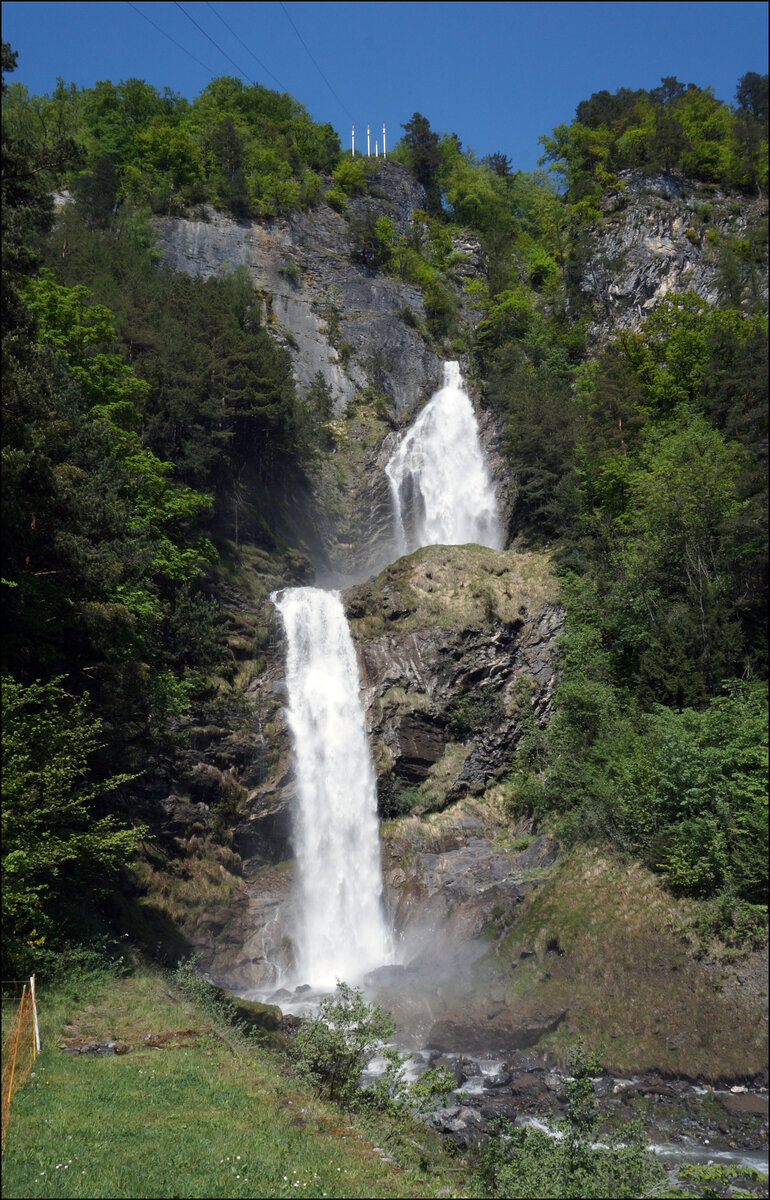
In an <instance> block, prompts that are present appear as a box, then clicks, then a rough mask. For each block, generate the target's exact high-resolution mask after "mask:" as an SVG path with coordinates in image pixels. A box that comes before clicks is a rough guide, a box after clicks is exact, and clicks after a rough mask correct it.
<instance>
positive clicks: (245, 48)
mask: <svg viewBox="0 0 770 1200" xmlns="http://www.w3.org/2000/svg"><path fill="white" fill-rule="evenodd" d="M206 7H207V8H210V9H211V11H212V12H213V14H214V16H215V17H219V20H220V21H221V22H222V24H223V25H224V27H225V29H226V30H227V31H228V32H229V33H231V34H232V35H233V37H234V38H235V40H236V42H240V44H241V45H242V46H243V48H244V50H245V51H246V53H247V54H251V57H252V58H253V59H254V62H255V63H256V64H257V66H258V67H261V68H262V70H263V71H264V72H265V74H266V75H269V76H270V78H271V79H272V80H273V81H274V82H275V83H277V84H278V86H279V88H280V89H281V91H282V92H285V91H286V88H285V87H284V86H283V84H282V83H281V81H280V79H276V78H275V75H274V74H273V72H272V71H271V70H270V69H269V68H268V67H266V66H265V64H264V63H263V62H260V60H259V59H258V58H257V56H256V54H254V53H253V52H252V51H251V50H250V49H249V47H248V46H247V45H246V43H245V42H244V41H242V40H241V38H239V37H238V34H237V33H236V32H235V30H234V29H231V28H230V26H229V25H228V24H227V21H226V20H225V19H224V17H223V16H221V15H220V14H219V13H218V12H217V10H216V9H215V8H214V5H213V4H209V0H206Z"/></svg>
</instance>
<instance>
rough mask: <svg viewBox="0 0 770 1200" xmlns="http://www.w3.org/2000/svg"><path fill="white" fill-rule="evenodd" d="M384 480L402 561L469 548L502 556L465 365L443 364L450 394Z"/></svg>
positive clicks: (420, 423) (413, 431)
mask: <svg viewBox="0 0 770 1200" xmlns="http://www.w3.org/2000/svg"><path fill="white" fill-rule="evenodd" d="M385 473H386V474H387V476H388V479H389V480H390V487H391V493H392V496H393V509H394V513H395V520H396V537H397V542H398V551H399V554H410V553H411V552H412V551H413V550H417V549H418V548H419V547H420V546H433V545H446V546H461V545H465V543H467V542H476V543H478V544H479V545H481V546H489V547H491V549H493V550H501V549H502V546H503V534H502V528H501V524H500V517H499V513H498V508H497V500H496V498H495V491H494V488H493V486H492V481H491V479H490V477H489V472H488V470H487V465H486V462H485V461H484V454H483V452H482V449H481V443H480V441H479V430H478V425H477V423H476V414H475V413H474V411H473V405H472V404H471V401H470V398H469V396H468V394H467V392H466V391H465V389H464V387H463V380H462V375H461V374H460V366H459V363H456V362H447V363H445V364H444V384H443V387H442V388H440V390H439V391H438V392H436V393H435V395H434V396H433V397H432V398H431V400H430V401H429V402H428V404H427V405H426V407H425V408H424V409H423V411H422V412H421V413H420V415H419V417H418V418H417V420H416V421H415V423H414V424H413V425H412V427H411V428H410V429H409V430H408V432H407V433H406V435H405V436H404V437H403V439H402V440H401V442H400V443H399V445H398V446H397V447H396V449H395V451H394V452H393V454H392V455H391V457H390V459H389V461H388V464H387V466H386V467H385Z"/></svg>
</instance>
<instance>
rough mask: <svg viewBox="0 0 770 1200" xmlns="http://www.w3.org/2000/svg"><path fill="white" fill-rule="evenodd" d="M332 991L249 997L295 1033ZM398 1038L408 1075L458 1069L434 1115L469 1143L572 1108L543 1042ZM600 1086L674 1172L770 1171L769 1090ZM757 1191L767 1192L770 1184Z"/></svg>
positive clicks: (605, 1111)
mask: <svg viewBox="0 0 770 1200" xmlns="http://www.w3.org/2000/svg"><path fill="white" fill-rule="evenodd" d="M363 991H364V996H365V998H366V999H367V1001H369V1002H370V1003H377V1002H378V995H377V992H376V991H374V990H371V989H369V988H367V987H366V986H364V989H363ZM327 995H329V992H328V991H327V992H324V991H321V990H314V989H312V988H310V987H308V986H307V985H300V986H299V987H297V988H296V989H294V990H293V991H289V990H288V989H286V988H283V989H278V990H277V991H272V992H259V993H258V994H257V993H250V994H249V997H248V998H250V999H255V1000H256V999H258V1000H260V1001H262V1002H263V1003H272V1004H277V1005H278V1006H279V1007H280V1009H281V1011H282V1012H283V1013H284V1015H285V1017H288V1018H289V1020H288V1022H287V1026H288V1029H287V1032H289V1033H291V1029H292V1027H296V1021H297V1019H298V1018H312V1017H313V1016H315V1015H316V1013H317V1012H318V1007H319V1005H320V1002H321V1000H322V999H324V998H325V996H327ZM396 1046H397V1048H398V1050H399V1051H400V1052H401V1053H402V1054H404V1055H407V1054H408V1055H411V1058H410V1060H409V1062H408V1063H407V1065H406V1068H405V1074H406V1078H407V1079H409V1080H413V1079H416V1078H418V1077H419V1075H421V1074H422V1072H423V1071H425V1070H427V1069H428V1067H432V1066H433V1067H436V1066H438V1067H441V1066H443V1067H445V1068H446V1069H447V1070H449V1071H450V1072H451V1073H452V1074H454V1075H455V1079H456V1080H457V1083H458V1086H457V1088H456V1090H455V1091H453V1092H452V1094H451V1095H450V1096H449V1098H448V1100H447V1103H446V1105H445V1106H443V1107H442V1108H440V1109H437V1110H436V1111H435V1112H434V1113H433V1114H431V1116H430V1117H429V1118H428V1119H427V1122H426V1123H427V1124H429V1125H430V1127H431V1128H433V1129H435V1130H437V1131H438V1132H440V1133H442V1134H443V1135H445V1136H447V1137H449V1138H451V1139H453V1140H454V1141H456V1142H458V1144H459V1145H460V1146H461V1147H463V1148H466V1149H467V1148H469V1147H471V1146H472V1145H473V1144H474V1142H476V1141H477V1140H478V1138H479V1136H483V1135H484V1133H485V1132H486V1131H487V1129H488V1128H489V1125H490V1123H491V1122H493V1121H495V1120H497V1119H498V1118H500V1117H503V1118H504V1119H507V1120H509V1121H510V1123H511V1124H512V1125H513V1126H514V1127H515V1128H526V1127H529V1128H536V1129H541V1130H543V1131H544V1132H546V1133H548V1134H549V1135H550V1136H553V1137H558V1136H559V1131H558V1128H557V1126H556V1122H557V1121H558V1120H559V1119H560V1118H562V1117H564V1116H565V1112H566V1109H565V1104H564V1100H565V1083H566V1081H567V1076H565V1074H564V1073H563V1072H562V1071H560V1070H558V1069H556V1068H555V1067H553V1066H549V1065H547V1064H546V1063H545V1062H544V1061H543V1057H542V1055H540V1054H539V1053H538V1051H537V1050H536V1049H532V1050H530V1051H528V1050H522V1051H518V1052H516V1053H514V1054H513V1055H509V1056H508V1057H507V1058H506V1057H503V1056H502V1055H501V1053H500V1052H499V1051H497V1052H495V1051H489V1052H478V1053H476V1052H474V1053H473V1054H464V1053H463V1052H462V1051H461V1050H453V1051H451V1052H445V1053H442V1052H441V1051H439V1050H436V1049H435V1048H431V1047H429V1046H427V1047H426V1046H420V1047H417V1048H415V1047H413V1046H410V1045H407V1044H405V1041H404V1040H403V1039H402V1040H401V1041H399V1042H397V1043H396ZM384 1069H385V1059H384V1058H382V1057H378V1058H374V1059H372V1060H371V1062H370V1063H369V1064H368V1066H367V1068H366V1070H365V1072H364V1074H363V1076H362V1079H361V1083H362V1085H366V1084H367V1083H368V1082H371V1081H372V1080H373V1079H375V1078H377V1077H378V1076H380V1075H382V1074H383V1072H384ZM594 1090H595V1092H596V1095H597V1099H598V1103H599V1106H600V1111H601V1112H602V1120H603V1121H604V1120H611V1119H613V1118H615V1119H617V1118H619V1119H621V1120H630V1119H634V1118H639V1117H641V1118H642V1119H643V1121H644V1124H645V1128H646V1130H647V1136H648V1138H649V1139H650V1140H649V1143H648V1147H649V1149H650V1150H652V1151H653V1152H654V1153H655V1154H656V1155H657V1156H658V1157H659V1158H660V1159H661V1161H662V1162H663V1164H664V1165H665V1166H666V1167H667V1168H669V1169H671V1170H672V1171H673V1170H675V1169H678V1168H679V1167H681V1166H683V1165H685V1164H687V1163H692V1164H695V1163H700V1164H709V1163H711V1164H713V1165H715V1166H722V1167H726V1168H729V1169H733V1170H753V1171H758V1172H759V1173H760V1174H761V1175H764V1176H767V1175H768V1145H767V1115H766V1114H767V1102H768V1093H767V1089H750V1088H746V1087H738V1086H736V1087H735V1088H732V1089H726V1088H716V1087H715V1088H707V1087H701V1086H698V1085H697V1084H693V1083H691V1082H689V1081H686V1080H677V1079H663V1078H662V1077H660V1076H658V1075H655V1074H653V1073H650V1074H642V1075H634V1076H630V1077H625V1078H623V1077H615V1076H610V1075H602V1076H599V1077H597V1078H596V1080H595V1082H594ZM731 1109H732V1110H733V1111H731ZM741 1109H744V1110H745V1113H744V1114H743V1115H742V1114H741V1111H740V1110H741ZM763 1112H764V1114H765V1115H764V1117H763V1116H762V1113H763ZM756 1194H757V1195H760V1196H761V1195H767V1190H766V1189H765V1190H764V1191H760V1192H758V1193H756Z"/></svg>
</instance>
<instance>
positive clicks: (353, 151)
mask: <svg viewBox="0 0 770 1200" xmlns="http://www.w3.org/2000/svg"><path fill="white" fill-rule="evenodd" d="M350 157H351V158H355V157H356V127H355V125H354V126H353V128H352V129H351V131H350Z"/></svg>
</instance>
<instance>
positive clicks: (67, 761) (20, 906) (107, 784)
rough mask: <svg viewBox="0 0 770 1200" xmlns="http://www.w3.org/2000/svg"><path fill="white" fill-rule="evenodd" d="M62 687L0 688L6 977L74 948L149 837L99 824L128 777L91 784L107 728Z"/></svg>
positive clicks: (58, 683) (108, 822) (8, 684)
mask: <svg viewBox="0 0 770 1200" xmlns="http://www.w3.org/2000/svg"><path fill="white" fill-rule="evenodd" d="M62 682H63V681H62V679H51V680H49V681H48V682H47V683H40V682H38V683H34V684H28V685H24V684H20V683H18V682H16V681H15V680H14V679H12V678H10V677H4V678H3V685H2V708H3V809H2V811H3V818H2V832H3V839H2V877H3V930H4V950H3V970H4V971H5V970H8V971H10V972H17V971H22V972H24V971H26V970H27V969H28V967H29V963H30V961H34V956H35V954H36V952H38V951H39V949H40V948H41V947H47V946H48V945H51V946H52V947H53V948H55V947H56V945H57V944H60V943H61V941H62V940H66V939H67V938H72V937H75V938H76V937H77V935H78V933H79V932H82V928H81V929H80V930H79V929H78V925H81V926H82V924H83V922H86V923H87V922H88V916H87V914H88V912H89V909H90V908H91V907H92V906H93V904H94V901H95V900H97V899H98V898H99V897H100V896H104V895H105V894H106V893H107V892H108V891H109V890H110V889H111V887H112V886H113V884H114V882H115V878H116V876H117V872H118V869H119V867H120V866H121V865H122V864H123V863H125V862H126V861H127V859H128V858H129V857H130V855H131V854H132V852H133V851H134V850H135V849H136V847H137V845H138V843H139V841H140V840H141V838H142V837H143V836H144V835H145V833H146V832H147V831H146V828H145V827H144V826H139V825H137V826H135V827H134V828H130V827H126V826H125V825H123V824H121V823H119V822H118V821H117V820H116V819H115V817H113V816H111V815H109V814H107V815H99V806H100V802H103V800H104V797H105V796H106V795H107V794H108V793H110V792H112V791H114V789H115V788H117V787H118V786H119V785H120V784H122V783H125V782H126V781H127V780H128V779H130V778H131V777H130V776H127V775H112V776H108V777H107V778H101V779H99V780H98V781H96V782H94V780H93V778H92V777H90V768H91V765H92V763H91V760H92V758H93V755H94V752H95V751H96V750H97V749H98V748H99V745H100V731H101V722H100V721H99V720H98V718H96V717H94V716H93V715H92V714H91V712H90V711H89V704H88V698H87V697H83V696H81V697H78V696H73V695H71V694H68V692H67V691H66V689H65V688H64V687H63V686H62Z"/></svg>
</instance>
